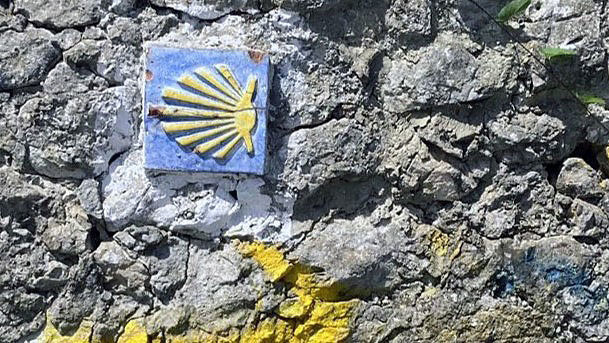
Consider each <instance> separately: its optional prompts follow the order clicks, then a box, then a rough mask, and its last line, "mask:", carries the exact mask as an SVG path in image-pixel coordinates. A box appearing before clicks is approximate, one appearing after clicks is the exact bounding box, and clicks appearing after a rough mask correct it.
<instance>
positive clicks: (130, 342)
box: [118, 320, 148, 343]
mask: <svg viewBox="0 0 609 343" xmlns="http://www.w3.org/2000/svg"><path fill="white" fill-rule="evenodd" d="M118 343H148V333H147V332H146V328H145V327H144V326H143V325H142V324H141V323H140V322H139V321H138V320H130V321H129V322H128V323H127V325H125V330H124V332H123V334H122V335H121V336H120V337H119V339H118Z"/></svg>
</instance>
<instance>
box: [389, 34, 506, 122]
mask: <svg viewBox="0 0 609 343" xmlns="http://www.w3.org/2000/svg"><path fill="white" fill-rule="evenodd" d="M468 43H469V42H467V40H465V39H464V38H462V37H461V38H460V37H455V36H442V37H441V40H438V41H436V43H435V45H432V46H430V47H429V48H425V49H423V51H417V52H413V53H412V55H413V56H408V58H400V59H394V60H392V61H390V62H389V61H387V63H383V64H384V66H383V70H382V76H383V79H384V81H383V82H382V87H381V90H380V91H381V96H382V98H383V99H384V102H385V103H384V107H385V109H386V110H388V111H391V112H405V111H409V110H413V109H427V108H430V107H434V106H443V105H453V104H459V103H467V102H472V101H479V100H482V99H486V98H488V97H490V96H492V95H493V94H495V93H496V92H498V91H499V90H500V89H501V88H503V87H506V86H509V84H510V82H511V81H508V76H509V70H510V68H511V66H510V63H511V61H510V58H509V57H507V56H502V55H501V54H499V53H496V52H488V53H487V54H486V55H484V56H480V57H475V56H474V55H473V54H472V51H473V50H477V49H478V47H476V46H475V45H473V44H468ZM413 59H415V60H416V63H413V62H411V61H412V60H413Z"/></svg>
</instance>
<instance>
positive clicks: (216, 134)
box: [148, 64, 257, 159]
mask: <svg viewBox="0 0 609 343" xmlns="http://www.w3.org/2000/svg"><path fill="white" fill-rule="evenodd" d="M214 69H215V72H213V71H211V70H209V69H207V68H205V67H201V68H198V69H196V70H195V71H194V74H196V75H192V74H184V75H182V76H181V77H180V78H179V79H178V83H179V84H180V85H181V86H182V87H181V88H177V87H165V88H164V89H163V92H162V97H163V99H164V100H165V102H166V103H168V104H165V105H150V106H149V109H148V113H149V115H150V116H153V117H159V119H160V120H161V126H162V128H163V130H164V131H165V132H166V133H167V134H169V135H171V136H173V137H174V138H175V140H176V142H177V143H178V144H180V145H181V146H183V147H186V148H190V149H192V150H193V151H194V152H196V153H199V154H205V153H208V152H211V151H214V153H213V155H212V156H213V157H214V158H217V159H224V158H226V157H227V156H229V155H230V153H231V152H232V151H233V150H234V149H236V148H237V147H238V144H239V143H240V142H241V141H243V143H244V145H245V148H246V150H247V152H248V153H250V154H253V152H254V143H253V140H252V130H253V129H254V127H255V126H256V119H257V118H256V117H257V114H256V109H255V108H254V104H253V100H254V96H255V91H256V86H257V79H256V77H255V76H254V75H250V76H249V77H248V80H247V85H246V87H245V89H243V88H242V87H241V85H240V84H239V82H238V81H237V78H236V77H235V75H234V74H233V72H232V71H231V70H230V68H229V67H228V66H227V65H225V64H217V65H215V66H214ZM176 103H177V104H178V105H175V104H176ZM179 104H183V105H179Z"/></svg>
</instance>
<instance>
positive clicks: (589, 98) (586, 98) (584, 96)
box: [575, 93, 607, 106]
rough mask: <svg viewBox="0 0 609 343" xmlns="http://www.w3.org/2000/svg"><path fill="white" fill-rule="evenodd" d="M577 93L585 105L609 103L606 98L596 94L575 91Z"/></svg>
mask: <svg viewBox="0 0 609 343" xmlns="http://www.w3.org/2000/svg"><path fill="white" fill-rule="evenodd" d="M575 95H577V98H578V99H579V101H581V102H582V103H583V104H584V105H592V104H596V105H601V106H605V104H606V103H607V102H606V101H605V99H603V98H599V97H598V96H596V95H594V94H590V93H575Z"/></svg>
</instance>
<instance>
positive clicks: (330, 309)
mask: <svg viewBox="0 0 609 343" xmlns="http://www.w3.org/2000/svg"><path fill="white" fill-rule="evenodd" d="M239 249H240V250H241V252H242V253H243V254H244V255H245V256H247V257H251V258H253V259H254V260H255V261H256V262H258V263H259V264H260V266H261V267H262V268H263V269H264V271H265V272H266V274H267V275H268V276H269V278H270V279H271V281H274V282H276V281H283V282H285V283H287V284H288V285H290V286H291V288H290V291H291V292H292V293H294V294H295V295H296V298H292V299H288V300H286V301H285V302H284V303H282V304H280V305H279V308H278V310H277V314H278V315H279V316H280V319H274V320H266V321H263V322H262V323H261V324H259V325H258V326H257V327H256V328H254V329H250V332H248V333H247V334H246V335H244V336H243V337H242V338H243V339H244V342H249V341H250V340H248V339H253V340H251V342H257V341H258V339H265V340H261V342H273V343H305V342H307V343H327V342H343V341H344V340H345V339H347V338H348V337H349V333H350V329H349V322H350V319H351V317H352V315H353V311H354V309H355V307H356V306H357V303H358V301H357V300H351V301H340V294H341V291H342V290H343V287H342V286H341V285H340V284H337V283H332V282H323V281H320V280H318V278H317V276H316V275H315V273H314V272H313V270H312V269H311V268H310V267H308V266H305V265H302V264H299V263H290V262H289V261H287V260H285V258H284V257H283V254H282V253H281V251H279V249H277V248H276V247H273V246H265V245H264V244H262V243H243V244H240V245H239ZM277 332H280V333H281V335H278V334H277ZM270 337H272V338H270Z"/></svg>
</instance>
